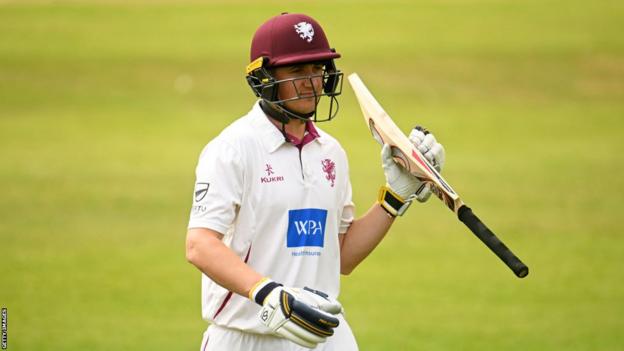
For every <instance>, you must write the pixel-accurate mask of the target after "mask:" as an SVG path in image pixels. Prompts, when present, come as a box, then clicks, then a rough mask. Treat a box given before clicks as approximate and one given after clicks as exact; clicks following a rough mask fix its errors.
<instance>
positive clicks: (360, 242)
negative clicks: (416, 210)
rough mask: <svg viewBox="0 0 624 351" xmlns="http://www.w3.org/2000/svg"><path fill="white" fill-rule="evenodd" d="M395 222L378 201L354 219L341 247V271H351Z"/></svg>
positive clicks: (345, 272) (346, 272) (344, 272)
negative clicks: (362, 214)
mask: <svg viewBox="0 0 624 351" xmlns="http://www.w3.org/2000/svg"><path fill="white" fill-rule="evenodd" d="M393 222H394V218H391V217H389V216H388V214H387V213H386V211H385V210H384V209H382V208H381V206H379V204H377V203H376V204H374V205H373V206H372V207H371V208H370V209H369V210H368V212H366V214H365V215H364V216H362V217H360V218H358V219H356V220H354V221H353V223H351V226H350V227H349V230H347V232H346V233H345V235H344V239H343V240H342V245H341V247H340V273H342V274H349V273H351V272H352V271H353V269H355V267H357V265H358V264H360V262H362V261H363V260H364V259H365V258H366V257H367V256H368V255H369V254H370V253H371V251H373V249H375V247H377V245H378V244H379V242H381V240H382V239H383V238H384V236H385V235H386V233H387V232H388V229H390V226H391V225H392V223H393Z"/></svg>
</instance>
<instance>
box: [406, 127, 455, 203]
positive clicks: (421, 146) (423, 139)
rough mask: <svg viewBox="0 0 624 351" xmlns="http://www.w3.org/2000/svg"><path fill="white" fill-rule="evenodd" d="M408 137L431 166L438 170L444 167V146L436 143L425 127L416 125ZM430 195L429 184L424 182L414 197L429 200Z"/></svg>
mask: <svg viewBox="0 0 624 351" xmlns="http://www.w3.org/2000/svg"><path fill="white" fill-rule="evenodd" d="M408 138H409V140H410V141H411V142H412V144H414V146H415V147H416V148H417V149H418V151H420V153H421V154H422V155H423V156H425V158H426V159H427V161H429V163H430V164H431V165H432V166H433V168H435V169H436V171H438V172H442V167H444V162H445V160H446V153H445V151H444V146H442V144H440V143H438V141H437V140H436V138H435V136H433V134H431V133H429V131H427V129H425V128H423V127H421V126H416V127H415V128H414V129H412V131H411V132H410V134H409V137H408ZM430 196H431V184H430V183H426V184H425V186H424V187H423V189H422V190H421V191H420V193H419V194H418V196H417V197H416V199H417V200H418V201H419V202H426V201H427V200H429V197H430Z"/></svg>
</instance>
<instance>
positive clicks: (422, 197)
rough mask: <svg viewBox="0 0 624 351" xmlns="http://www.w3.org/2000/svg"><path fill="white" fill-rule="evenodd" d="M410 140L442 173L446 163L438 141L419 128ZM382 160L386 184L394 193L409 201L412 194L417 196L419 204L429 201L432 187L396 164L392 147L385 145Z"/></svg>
mask: <svg viewBox="0 0 624 351" xmlns="http://www.w3.org/2000/svg"><path fill="white" fill-rule="evenodd" d="M409 139H410V141H411V142H412V144H413V145H414V147H416V149H417V150H418V151H420V153H421V154H423V156H424V157H425V158H426V159H427V161H429V163H431V165H432V166H433V167H434V168H435V169H436V170H437V171H438V172H441V171H442V167H443V166H444V161H445V152H444V147H443V146H442V144H440V143H438V142H437V141H436V139H435V137H434V136H433V134H431V133H429V132H428V131H427V130H426V129H424V128H422V127H420V126H417V127H416V128H414V129H412V131H411V132H410V135H409ZM381 159H382V166H383V169H384V174H385V176H386V182H387V183H388V186H389V187H390V188H391V189H392V191H394V192H395V193H396V194H397V195H399V196H401V197H402V198H403V199H404V200H407V199H409V198H410V196H412V194H414V195H415V198H416V200H418V202H425V201H427V200H429V197H430V196H431V185H430V184H429V183H428V182H421V181H420V180H419V179H418V178H416V177H415V176H413V175H411V174H410V173H409V172H408V171H407V170H406V169H405V168H403V167H401V166H400V165H398V164H397V163H396V162H394V159H393V158H392V148H391V147H390V145H388V144H385V145H384V146H383V148H382V149H381Z"/></svg>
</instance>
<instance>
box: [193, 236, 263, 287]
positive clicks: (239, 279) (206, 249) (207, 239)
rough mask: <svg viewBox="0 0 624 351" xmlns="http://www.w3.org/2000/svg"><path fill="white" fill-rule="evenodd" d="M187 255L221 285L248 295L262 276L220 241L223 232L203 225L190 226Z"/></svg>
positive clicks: (196, 265) (195, 264)
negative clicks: (205, 227)
mask: <svg viewBox="0 0 624 351" xmlns="http://www.w3.org/2000/svg"><path fill="white" fill-rule="evenodd" d="M186 258H187V260H188V261H189V262H190V263H192V264H193V265H194V266H195V267H197V268H198V269H199V270H200V271H202V272H203V273H204V274H206V275H207V276H208V277H210V278H211V279H212V280H214V281H215V282H216V283H217V284H219V285H221V286H222V287H224V288H226V289H228V290H230V291H232V292H235V293H237V294H239V295H242V296H245V297H247V296H248V294H249V290H251V288H252V287H253V286H254V284H256V283H257V282H258V281H260V279H262V276H261V275H260V274H259V273H257V272H256V271H254V270H253V269H251V268H250V267H249V266H248V265H247V264H245V262H243V261H242V260H241V259H240V257H238V256H237V255H236V254H235V253H234V252H233V251H232V250H230V248H228V247H227V246H225V244H223V242H222V241H221V234H219V233H217V232H214V231H211V230H208V229H203V228H193V229H190V230H189V231H188V233H187V237H186Z"/></svg>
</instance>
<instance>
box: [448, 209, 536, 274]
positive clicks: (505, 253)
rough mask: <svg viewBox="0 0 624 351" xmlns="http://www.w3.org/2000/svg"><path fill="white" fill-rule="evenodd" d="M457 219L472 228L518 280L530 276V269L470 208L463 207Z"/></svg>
mask: <svg viewBox="0 0 624 351" xmlns="http://www.w3.org/2000/svg"><path fill="white" fill-rule="evenodd" d="M457 217H459V220H460V221H462V222H464V224H465V225H466V227H468V228H470V231H472V232H473V233H474V235H476V236H477V238H479V240H481V241H482V242H483V243H484V244H485V245H486V246H487V247H489V248H490V250H492V252H494V253H495V254H496V256H498V258H500V259H501V260H502V261H503V262H505V264H506V265H507V267H509V268H510V269H511V270H512V271H513V272H514V274H515V275H516V276H517V277H518V278H524V277H526V276H527V275H528V274H529V267H527V266H526V265H525V264H524V263H522V261H520V259H519V258H518V257H517V256H516V255H514V254H513V252H511V250H509V248H508V247H507V246H505V244H504V243H503V242H502V241H500V239H499V238H498V237H496V235H495V234H494V233H492V231H491V230H490V229H489V228H488V227H486V226H485V224H483V222H481V220H480V219H479V217H477V216H476V215H475V214H474V213H472V210H471V209H470V207H468V206H466V205H463V206H462V207H460V208H459V210H458V211H457Z"/></svg>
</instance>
